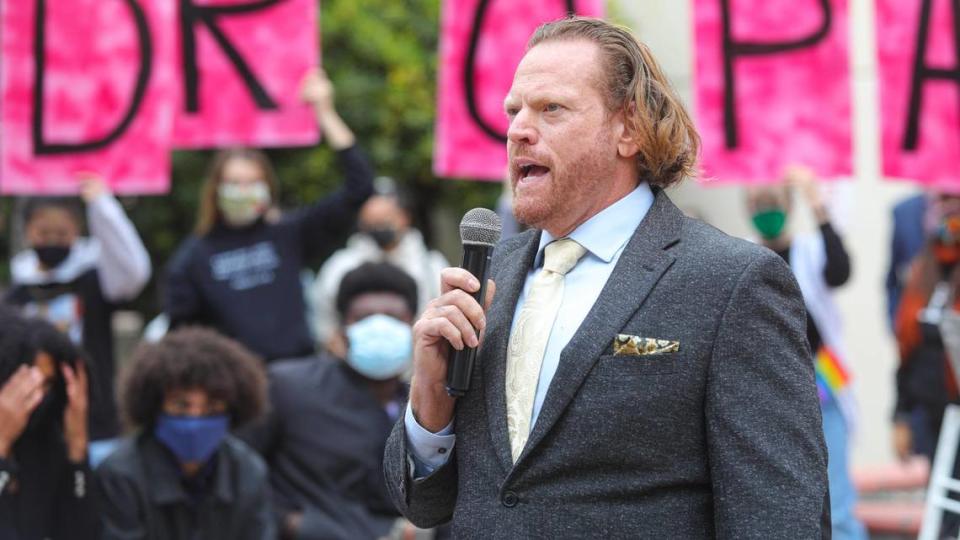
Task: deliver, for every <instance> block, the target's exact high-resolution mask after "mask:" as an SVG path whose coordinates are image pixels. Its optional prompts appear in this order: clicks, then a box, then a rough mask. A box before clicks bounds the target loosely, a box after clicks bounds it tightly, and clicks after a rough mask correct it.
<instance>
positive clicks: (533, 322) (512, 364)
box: [506, 238, 586, 463]
mask: <svg viewBox="0 0 960 540" xmlns="http://www.w3.org/2000/svg"><path fill="white" fill-rule="evenodd" d="M584 253H586V249H585V248H584V247H583V246H581V245H580V244H578V243H576V242H575V241H573V240H570V239H569V238H563V239H560V240H556V241H554V242H551V243H550V244H548V245H547V247H546V248H544V256H543V269H541V270H540V272H538V273H537V275H536V276H534V278H533V283H531V285H530V290H529V292H528V293H527V297H526V299H525V300H524V302H523V308H521V309H520V315H519V316H518V317H517V322H516V324H515V325H514V328H513V335H512V336H511V337H510V346H509V349H508V350H507V394H506V395H507V430H508V433H509V436H510V453H511V454H512V456H513V462H514V463H516V462H517V458H519V457H520V453H521V452H522V451H523V447H524V446H525V445H526V444H527V438H528V437H529V436H530V420H531V418H530V417H531V416H533V401H534V398H535V397H536V393H537V381H539V380H540V366H541V365H542V364H543V353H544V351H546V349H547V339H548V338H549V337H550V330H551V328H553V322H554V320H555V319H556V318H557V312H558V311H559V310H560V302H561V301H562V300H563V278H564V276H565V275H566V273H567V272H569V271H570V270H571V269H572V268H573V267H574V266H576V264H577V261H579V260H580V258H581V257H583V255H584Z"/></svg>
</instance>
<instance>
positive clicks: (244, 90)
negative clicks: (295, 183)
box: [174, 0, 319, 148]
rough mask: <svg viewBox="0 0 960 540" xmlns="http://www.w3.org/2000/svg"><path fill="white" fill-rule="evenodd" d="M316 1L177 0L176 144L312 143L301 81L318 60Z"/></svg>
mask: <svg viewBox="0 0 960 540" xmlns="http://www.w3.org/2000/svg"><path fill="white" fill-rule="evenodd" d="M318 4H319V3H318V2H317V0H259V1H252V0H242V1H241V0H189V1H186V2H181V15H180V18H181V21H182V22H183V24H184V25H183V27H182V28H181V47H180V52H181V64H182V66H183V75H182V85H183V86H182V90H181V92H182V94H183V99H182V101H181V104H180V107H179V111H178V114H177V119H176V123H175V128H174V130H175V133H174V144H176V145H177V146H178V147H181V148H205V147H218V146H232V145H244V146H302V145H312V144H316V143H317V141H318V140H319V131H318V129H317V124H316V120H315V118H314V116H313V112H312V111H311V109H310V108H309V107H308V106H307V105H305V104H304V103H303V102H301V100H300V83H301V81H302V80H303V76H304V75H305V74H306V72H307V70H308V69H310V68H311V67H315V66H317V65H318V62H319V45H318V39H319V38H318V31H317V17H318Z"/></svg>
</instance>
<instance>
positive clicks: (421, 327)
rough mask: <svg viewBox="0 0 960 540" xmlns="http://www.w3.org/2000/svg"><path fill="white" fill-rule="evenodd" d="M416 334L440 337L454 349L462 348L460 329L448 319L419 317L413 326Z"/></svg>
mask: <svg viewBox="0 0 960 540" xmlns="http://www.w3.org/2000/svg"><path fill="white" fill-rule="evenodd" d="M414 332H415V333H416V334H417V335H420V336H423V337H427V338H438V337H442V338H444V339H446V340H447V341H448V342H449V343H450V345H451V346H452V347H453V348H454V349H456V350H458V351H459V350H463V337H462V334H461V333H460V330H459V329H458V328H457V327H456V326H454V325H453V323H451V322H450V321H449V320H448V319H445V318H443V317H438V318H434V319H427V318H424V319H420V320H419V321H417V324H416V325H415V326H414Z"/></svg>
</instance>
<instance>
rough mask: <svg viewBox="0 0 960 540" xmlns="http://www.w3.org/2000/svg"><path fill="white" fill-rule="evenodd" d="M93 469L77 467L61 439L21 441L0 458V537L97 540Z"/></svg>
mask: <svg viewBox="0 0 960 540" xmlns="http://www.w3.org/2000/svg"><path fill="white" fill-rule="evenodd" d="M92 488H93V485H92V481H91V474H90V468H89V466H88V465H87V463H86V462H84V463H82V464H72V463H70V462H69V461H68V460H67V451H66V447H65V445H64V443H63V439H62V436H60V434H59V433H56V435H55V436H52V437H51V438H49V439H46V440H33V439H24V438H22V437H21V440H20V441H18V443H17V445H16V446H15V447H14V452H13V456H12V457H11V458H10V459H0V538H2V539H3V540H40V539H47V538H48V539H50V540H93V539H94V538H98V535H99V530H100V529H99V527H100V523H99V519H98V517H97V509H96V506H95V499H94V497H93V495H92V493H91V489H92Z"/></svg>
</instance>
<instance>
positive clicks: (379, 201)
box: [360, 195, 402, 219]
mask: <svg viewBox="0 0 960 540" xmlns="http://www.w3.org/2000/svg"><path fill="white" fill-rule="evenodd" d="M401 211H402V209H401V208H400V205H399V204H397V200H396V199H395V198H394V197H385V196H383V195H374V196H373V197H370V198H369V199H367V202H366V203H364V205H363V206H362V207H361V208H360V218H361V219H364V218H366V219H374V218H379V217H383V216H393V215H394V214H396V213H399V212H401Z"/></svg>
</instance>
